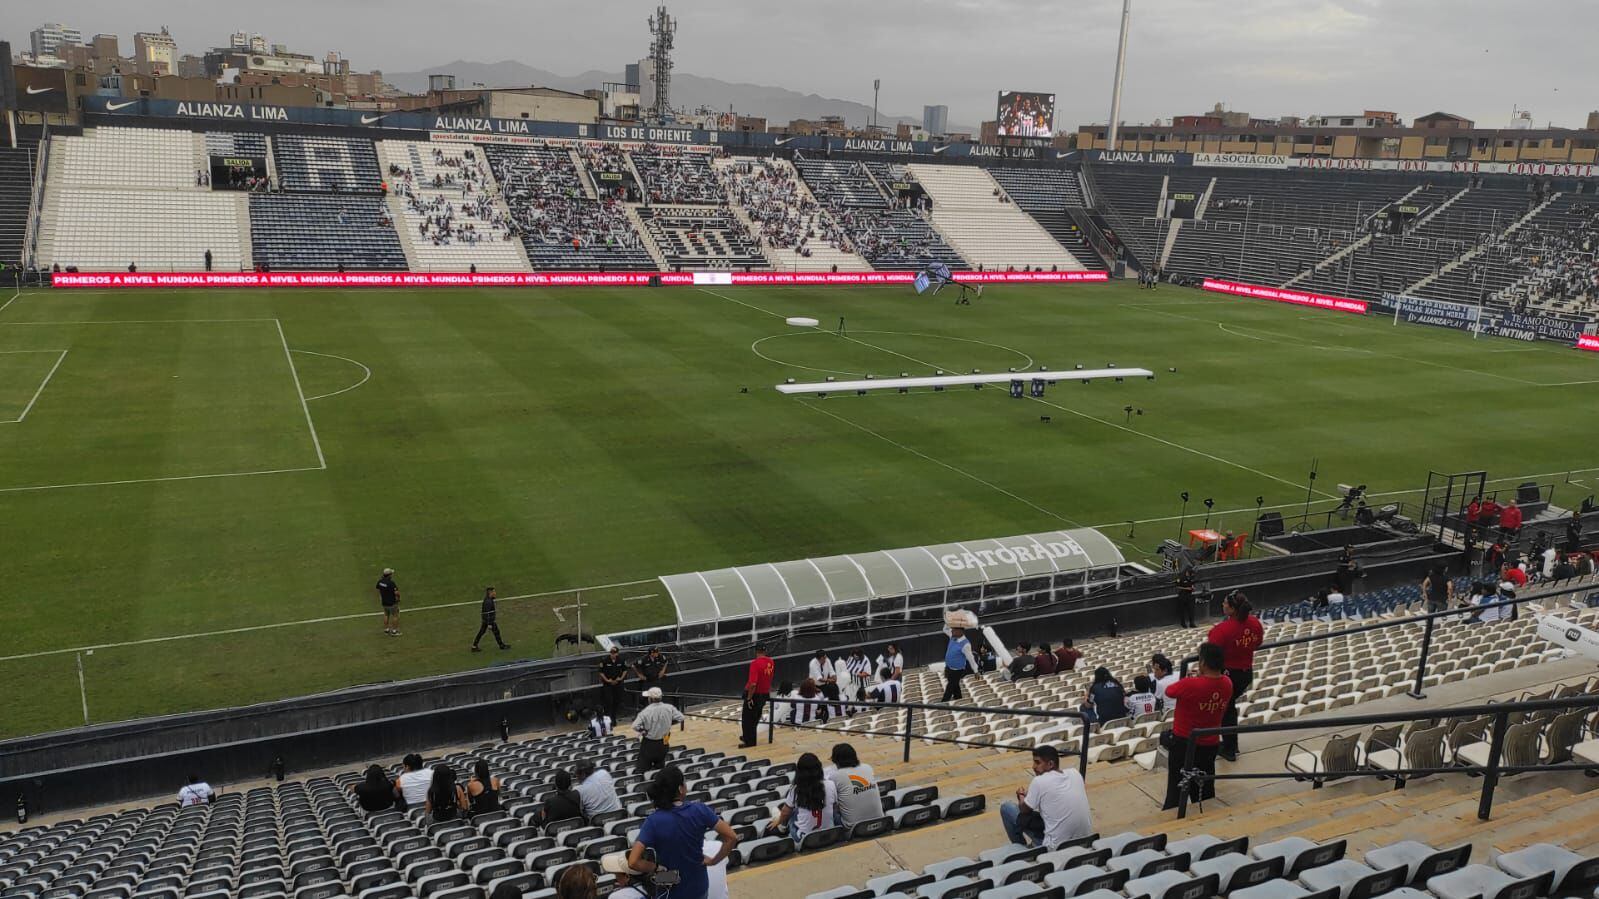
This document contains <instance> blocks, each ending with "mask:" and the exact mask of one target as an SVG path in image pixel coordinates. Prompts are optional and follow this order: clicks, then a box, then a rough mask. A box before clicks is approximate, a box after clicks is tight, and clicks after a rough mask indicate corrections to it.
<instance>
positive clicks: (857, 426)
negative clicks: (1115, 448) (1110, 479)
mask: <svg viewBox="0 0 1599 899" xmlns="http://www.w3.org/2000/svg"><path fill="white" fill-rule="evenodd" d="M804 405H805V407H806V408H808V409H814V410H815V411H817V412H820V413H822V414H823V415H826V416H827V417H828V418H832V419H836V420H837V421H841V422H843V423H844V424H847V425H849V426H850V427H852V428H854V429H855V430H857V431H860V432H862V433H865V434H870V435H871V436H873V437H876V438H877V439H878V440H881V441H883V442H884V443H887V444H889V445H891V446H896V447H899V448H900V449H902V450H904V451H905V452H907V453H910V454H911V455H913V456H917V457H918V458H921V459H925V460H927V461H928V462H931V463H933V464H934V465H937V466H939V467H941V468H947V469H949V470H950V471H953V472H954V473H956V474H958V475H960V476H961V477H963V478H968V479H970V480H973V481H976V482H977V483H979V484H982V485H983V486H984V487H987V488H988V489H990V490H993V491H995V492H997V493H1002V494H1004V495H1005V496H1008V497H1010V498H1011V499H1013V500H1016V501H1017V502H1019V503H1021V504H1023V505H1025V506H1027V507H1029V508H1031V509H1033V510H1035V511H1038V512H1042V513H1044V514H1045V515H1048V516H1049V517H1051V518H1055V519H1059V520H1060V521H1064V522H1066V523H1067V524H1070V525H1072V526H1073V527H1082V526H1083V525H1082V522H1079V521H1076V520H1074V519H1072V518H1068V517H1067V516H1065V515H1062V514H1060V513H1059V512H1051V511H1050V510H1048V509H1046V508H1044V507H1043V506H1040V505H1039V504H1037V503H1035V502H1033V501H1032V500H1029V499H1026V498H1024V497H1020V496H1017V495H1016V494H1014V493H1012V492H1010V491H1009V490H1006V489H1005V488H1004V487H1001V486H999V485H998V484H995V483H992V482H990V481H985V480H983V479H982V478H980V477H978V476H977V475H974V474H972V473H971V472H969V471H966V470H964V469H961V468H956V467H955V466H953V465H951V464H949V463H948V462H944V461H941V460H939V459H935V458H933V457H932V456H929V455H927V454H926V453H924V452H922V451H921V450H918V449H915V448H913V447H909V446H906V445H905V444H903V443H900V442H899V441H898V440H895V439H894V438H892V437H887V436H884V435H882V434H879V433H878V432H876V431H874V430H872V429H871V428H868V427H866V426H865V425H860V424H856V423H855V422H853V421H850V420H849V419H847V418H845V417H843V416H842V415H835V414H834V413H832V412H829V411H827V410H826V409H823V408H822V407H821V401H816V402H807V403H805V404H804Z"/></svg>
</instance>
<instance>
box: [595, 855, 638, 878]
mask: <svg viewBox="0 0 1599 899" xmlns="http://www.w3.org/2000/svg"><path fill="white" fill-rule="evenodd" d="M600 870H601V871H604V872H605V873H606V874H637V873H638V872H637V871H635V870H633V869H632V868H629V867H628V866H627V853H626V852H607V853H605V854H604V855H602V856H600Z"/></svg>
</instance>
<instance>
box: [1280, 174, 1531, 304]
mask: <svg viewBox="0 0 1599 899" xmlns="http://www.w3.org/2000/svg"><path fill="white" fill-rule="evenodd" d="M1407 202H1409V203H1411V204H1414V205H1418V206H1421V207H1423V212H1422V213H1421V214H1420V215H1419V216H1418V217H1417V218H1416V219H1415V220H1414V221H1412V222H1411V223H1410V225H1409V227H1408V229H1407V230H1406V232H1405V233H1404V234H1402V235H1390V234H1385V233H1375V234H1372V235H1371V238H1370V240H1369V241H1368V242H1366V243H1365V244H1364V245H1359V246H1356V247H1355V249H1354V250H1353V252H1351V253H1349V254H1348V255H1345V256H1343V257H1342V258H1340V259H1339V260H1337V262H1335V263H1334V264H1332V265H1326V266H1324V267H1321V268H1318V269H1316V271H1315V272H1314V273H1313V274H1312V275H1311V276H1310V277H1309V278H1307V279H1306V280H1305V281H1304V282H1303V283H1301V284H1299V285H1298V286H1301V287H1306V288H1309V289H1311V290H1319V291H1323V292H1335V291H1341V292H1344V293H1347V294H1348V295H1350V296H1354V297H1359V298H1361V299H1367V300H1379V299H1381V298H1382V295H1383V294H1384V293H1410V292H1412V291H1413V290H1414V289H1415V287H1416V286H1417V285H1418V284H1420V283H1421V282H1423V281H1424V280H1426V279H1428V278H1429V277H1431V276H1433V275H1436V274H1437V273H1439V272H1440V271H1442V269H1443V268H1444V266H1446V265H1448V264H1449V263H1450V262H1452V261H1453V260H1455V259H1456V258H1458V257H1460V256H1461V255H1462V254H1464V253H1466V252H1468V251H1470V250H1471V249H1472V248H1474V247H1476V246H1477V245H1478V244H1479V243H1482V242H1485V241H1489V240H1491V239H1492V238H1493V236H1494V235H1496V234H1499V233H1501V232H1503V231H1505V230H1506V229H1508V228H1509V227H1510V226H1511V225H1512V224H1514V223H1515V222H1516V221H1517V220H1518V219H1520V218H1521V217H1522V216H1523V215H1525V214H1526V213H1528V212H1529V211H1530V210H1529V207H1528V202H1529V194H1528V193H1527V192H1526V191H1521V190H1497V189H1485V188H1479V187H1471V188H1464V189H1458V190H1457V189H1451V188H1443V189H1440V188H1436V187H1423V189H1422V190H1421V191H1418V192H1416V193H1415V194H1413V195H1412V196H1411V199H1410V200H1409V201H1407Z"/></svg>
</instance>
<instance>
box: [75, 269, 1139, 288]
mask: <svg viewBox="0 0 1599 899" xmlns="http://www.w3.org/2000/svg"><path fill="white" fill-rule="evenodd" d="M954 275H955V280H957V281H966V282H969V283H974V284H995V283H1002V284H1072V283H1102V282H1104V281H1107V280H1109V278H1110V276H1109V275H1108V274H1106V273H1105V272H1085V271H1072V272H956V273H954ZM915 280H916V273H915V272H487V273H478V274H466V273H448V272H136V273H135V272H126V273H124V272H62V273H59V274H56V275H55V276H54V277H53V278H52V279H51V286H52V287H56V288H97V289H106V288H116V289H121V288H138V287H162V288H180V287H218V288H222V287H226V288H238V287H319V288H327V287H573V286H599V287H643V286H648V285H650V284H652V283H654V284H660V285H663V286H668V287H670V286H679V285H700V286H737V285H762V284H770V285H782V284H804V285H830V284H842V285H871V284H906V285H909V284H911V283H912V282H914V281H915Z"/></svg>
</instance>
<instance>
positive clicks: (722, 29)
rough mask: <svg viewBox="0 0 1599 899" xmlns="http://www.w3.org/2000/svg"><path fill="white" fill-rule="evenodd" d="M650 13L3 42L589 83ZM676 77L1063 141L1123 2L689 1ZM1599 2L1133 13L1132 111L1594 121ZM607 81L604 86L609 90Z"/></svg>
mask: <svg viewBox="0 0 1599 899" xmlns="http://www.w3.org/2000/svg"><path fill="white" fill-rule="evenodd" d="M654 7H655V2H654V0H595V2H571V0H565V2H554V0H272V2H251V3H238V2H230V0H213V2H210V3H195V2H193V0H139V2H136V3H129V2H126V0H116V2H109V0H50V2H48V3H35V2H28V0H0V38H3V39H9V40H11V41H12V43H13V46H14V47H21V48H26V46H27V39H28V32H29V31H31V30H32V29H33V28H34V27H36V26H37V25H38V24H40V23H41V22H42V21H44V20H45V19H46V18H48V19H50V20H59V21H61V22H63V23H65V24H67V25H70V26H74V27H77V28H79V29H80V30H82V31H83V32H84V34H85V35H86V36H87V35H89V34H90V33H93V32H115V33H117V34H119V35H120V36H121V37H122V39H123V47H124V51H123V52H130V51H131V45H132V34H133V32H134V31H140V30H155V29H157V28H159V27H160V26H161V25H163V24H165V25H167V26H169V27H170V28H171V30H172V34H173V36H174V37H175V38H176V39H177V41H178V44H179V47H180V48H181V49H182V50H183V51H186V52H198V51H200V50H202V49H204V48H206V47H210V46H213V45H216V44H218V43H224V42H226V40H227V36H228V34H229V33H231V32H233V31H235V30H241V29H242V30H247V31H258V32H261V33H262V34H264V35H265V36H266V37H267V38H268V40H270V41H272V42H274V43H282V44H287V45H288V46H289V47H290V48H291V49H294V50H299V51H302V52H310V53H313V54H316V55H320V54H321V53H323V52H324V51H326V50H330V49H336V50H339V51H341V52H343V53H344V54H345V55H346V56H347V57H349V58H350V59H351V61H352V62H353V63H354V64H355V66H356V67H357V68H360V69H362V70H366V69H371V68H378V69H383V70H386V71H416V70H422V69H428V68H431V67H435V66H438V65H440V64H443V63H446V62H449V61H451V60H455V59H466V60H472V61H480V62H496V61H499V60H502V59H515V60H518V61H521V62H525V63H528V64H529V65H534V66H538V67H541V68H544V69H547V70H551V71H555V72H560V73H565V74H577V73H579V72H581V71H584V70H587V69H604V70H620V68H621V66H622V64H623V63H624V62H627V61H630V60H636V59H637V58H638V57H640V56H643V55H644V54H645V51H646V50H647V48H648V43H649V35H648V33H647V29H646V27H645V20H646V19H647V17H648V16H649V14H650V12H651V11H652V10H653V9H654ZM671 11H672V13H673V14H674V15H675V16H676V17H677V18H678V21H679V29H678V36H677V54H676V59H677V60H678V66H677V70H678V71H679V72H688V73H692V74H695V75H703V76H707V77H713V78H722V79H725V80H729V81H748V82H754V83H758V84H773V85H779V86H782V87H786V88H790V89H793V90H798V91H803V92H812V91H814V92H816V93H820V94H823V95H826V96H830V97H838V98H843V99H853V100H858V101H861V102H865V103H870V102H871V99H872V95H871V89H872V79H873V78H874V77H876V78H881V79H882V80H883V91H882V102H881V108H882V110H883V112H884V113H885V114H892V115H915V116H919V115H920V113H921V107H922V105H923V104H936V103H944V104H948V106H949V107H950V121H951V122H961V123H966V124H975V123H977V122H978V121H980V120H983V119H990V118H993V115H994V102H995V95H996V93H997V92H998V91H1000V90H1038V91H1045V92H1054V93H1056V94H1057V95H1058V96H1059V112H1058V114H1057V117H1056V127H1057V128H1070V127H1073V126H1075V125H1077V124H1080V123H1084V122H1103V121H1104V120H1105V119H1106V118H1107V117H1108V114H1109V107H1110V84H1111V77H1112V69H1113V67H1114V64H1115V57H1116V32H1117V28H1118V25H1119V20H1120V13H1121V3H1120V2H1119V0H1065V2H1053V3H1049V2H1043V0H802V2H771V0H677V2H675V3H674V4H673V6H672V10H671ZM1596 33H1599V2H1596V0H1532V2H1525V0H1524V2H1522V3H1519V4H1510V5H1507V4H1504V3H1502V2H1494V3H1489V2H1484V0H1135V3H1134V9H1133V30H1132V37H1131V42H1130V46H1129V50H1128V67H1127V86H1126V90H1125V93H1124V99H1123V104H1122V110H1123V114H1122V118H1123V120H1125V121H1127V122H1148V121H1150V120H1152V119H1154V118H1157V117H1158V118H1169V117H1170V116H1172V115H1174V114H1185V113H1197V112H1201V111H1204V110H1208V109H1209V108H1210V107H1211V106H1212V105H1213V104H1215V103H1216V102H1217V101H1221V102H1224V103H1225V104H1226V105H1227V108H1229V109H1235V110H1244V111H1247V112H1250V113H1252V114H1254V115H1256V116H1273V117H1274V116H1279V115H1315V114H1335V113H1349V112H1360V111H1361V110H1363V109H1391V110H1394V111H1397V112H1398V113H1400V115H1402V116H1403V117H1404V118H1406V119H1410V118H1414V117H1415V116H1417V115H1422V114H1425V113H1428V112H1433V111H1435V110H1440V109H1441V110H1445V111H1448V112H1453V113H1458V114H1460V115H1464V116H1467V117H1468V118H1472V119H1475V120H1476V121H1477V122H1478V124H1479V125H1480V126H1484V127H1498V126H1503V125H1506V124H1508V122H1509V120H1510V118H1511V112H1512V109H1513V108H1514V107H1517V106H1519V107H1521V108H1523V109H1530V110H1532V113H1533V117H1534V119H1535V121H1536V122H1537V123H1538V124H1539V125H1543V124H1545V123H1547V122H1553V123H1554V124H1555V125H1557V126H1566V127H1581V126H1582V125H1583V124H1584V122H1585V121H1586V118H1587V114H1588V112H1589V111H1590V110H1592V109H1596V108H1599V78H1596V77H1595V67H1594V65H1595V64H1594V51H1593V49H1592V47H1593V40H1594V35H1595V34H1596ZM596 86H598V85H596Z"/></svg>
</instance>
